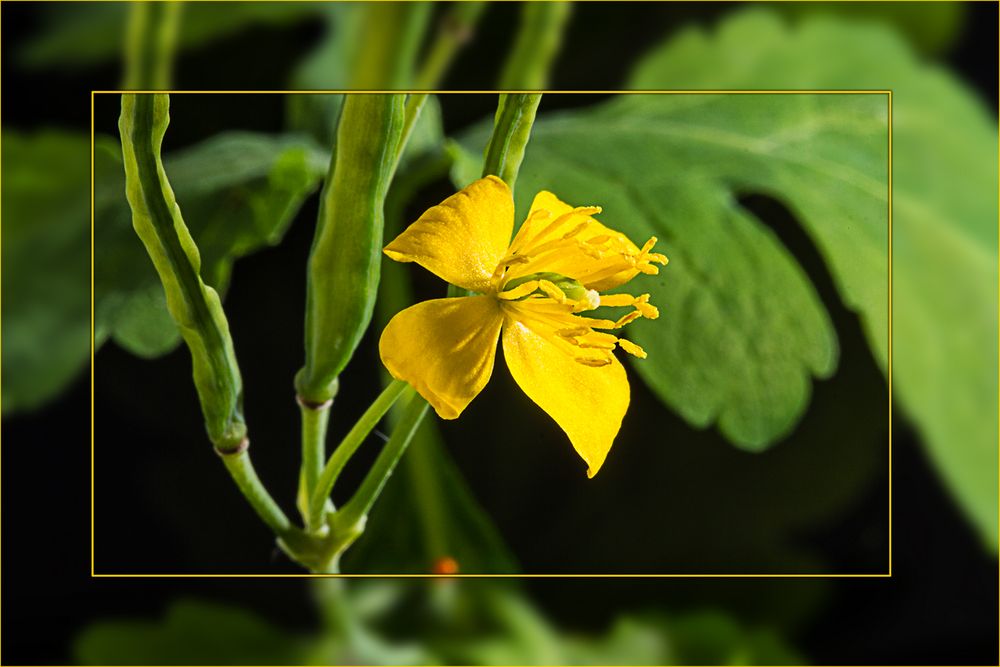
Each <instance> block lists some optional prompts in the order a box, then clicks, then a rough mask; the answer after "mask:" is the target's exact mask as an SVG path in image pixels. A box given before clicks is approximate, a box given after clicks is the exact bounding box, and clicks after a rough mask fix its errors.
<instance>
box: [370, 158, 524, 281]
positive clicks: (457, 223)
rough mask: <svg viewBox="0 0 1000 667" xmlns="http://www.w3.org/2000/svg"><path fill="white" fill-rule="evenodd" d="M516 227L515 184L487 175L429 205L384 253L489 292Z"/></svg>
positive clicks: (450, 279) (445, 278) (448, 279)
mask: <svg viewBox="0 0 1000 667" xmlns="http://www.w3.org/2000/svg"><path fill="white" fill-rule="evenodd" d="M513 228H514V200H513V198H512V197H511V193H510V188H508V187H507V184H506V183H504V182H503V181H502V180H500V179H499V178H497V177H496V176H487V177H486V178H481V179H479V180H478V181H475V182H474V183H472V184H471V185H469V186H468V187H466V188H465V189H463V190H461V191H459V192H457V193H455V194H453V195H452V196H450V197H448V198H447V199H445V200H444V201H443V202H441V203H440V204H438V205H437V206H434V207H432V208H429V209H427V211H426V212H425V213H424V214H423V215H422V216H420V218H419V219H417V221H416V222H414V223H413V224H412V225H410V226H409V227H407V228H406V230H404V231H403V233H402V234H400V235H399V236H397V237H396V238H395V240H393V241H392V243H390V244H389V245H387V246H386V247H385V254H386V255H388V256H389V257H391V258H392V259H394V260H396V261H397V262H416V263H417V264H420V266H422V267H424V268H425V269H427V270H428V271H431V272H433V273H435V274H437V275H438V276H440V277H441V278H443V279H444V280H446V281H448V282H449V283H451V284H453V285H458V286H459V287H464V288H465V289H469V290H472V291H474V292H485V291H487V289H488V288H489V285H490V278H491V277H492V276H493V270H494V269H495V268H496V266H497V264H498V263H499V262H500V260H501V259H503V257H504V255H505V254H506V252H507V246H508V244H509V243H510V235H511V232H512V231H513Z"/></svg>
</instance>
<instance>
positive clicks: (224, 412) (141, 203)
mask: <svg viewBox="0 0 1000 667" xmlns="http://www.w3.org/2000/svg"><path fill="white" fill-rule="evenodd" d="M169 108H170V97H169V96H168V95H163V94H156V95H151V94H136V95H132V94H126V95H122V111H121V117H120V119H119V121H118V128H119V131H120V132H121V139H122V154H123V157H124V163H125V189H126V195H127V197H128V202H129V205H130V206H131V208H132V225H133V227H135V231H136V233H137V234H138V235H139V238H140V239H142V243H143V245H145V246H146V251H147V252H148V253H149V256H150V258H151V259H152V260H153V264H154V266H155V267H156V272H157V273H158V274H159V276H160V281H161V282H162V283H163V288H164V290H165V291H166V296H167V308H168V310H169V311H170V315H171V316H172V317H173V319H174V321H175V322H177V325H178V327H179V328H180V331H181V335H182V336H183V337H184V341H185V342H186V343H187V345H188V348H189V349H190V350H191V361H192V366H193V370H194V383H195V387H196V388H197V390H198V398H199V400H200V401H201V409H202V413H203V414H204V416H205V427H206V429H207V430H208V436H209V438H210V439H211V440H212V443H213V444H214V445H215V446H216V448H217V449H218V450H219V451H220V452H228V451H234V450H237V449H239V448H240V447H241V446H242V445H241V443H243V440H244V438H245V437H246V425H245V424H244V422H243V405H242V404H243V383H242V380H241V378H240V371H239V367H238V366H237V364H236V355H235V353H234V352H233V342H232V339H231V338H230V335H229V323H228V322H227V321H226V316H225V313H223V311H222V303H221V302H220V301H219V295H218V294H217V293H216V292H215V290H214V289H212V288H211V287H209V286H207V285H205V283H204V282H202V280H201V276H200V275H199V271H200V267H201V257H200V256H199V254H198V248H197V246H196V245H195V243H194V239H192V238H191V233H190V232H189V231H188V228H187V226H186V225H185V224H184V219H183V218H182V217H181V211H180V207H178V205H177V200H176V198H175V197H174V192H173V190H172V189H171V187H170V183H169V181H168V180H167V175H166V172H165V171H164V170H163V162H162V161H161V159H160V146H161V145H162V143H163V135H164V134H165V133H166V130H167V124H168V122H169Z"/></svg>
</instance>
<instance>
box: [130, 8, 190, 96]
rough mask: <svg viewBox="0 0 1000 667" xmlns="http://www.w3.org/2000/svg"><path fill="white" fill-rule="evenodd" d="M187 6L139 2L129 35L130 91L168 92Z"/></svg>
mask: <svg viewBox="0 0 1000 667" xmlns="http://www.w3.org/2000/svg"><path fill="white" fill-rule="evenodd" d="M182 6H183V3H180V2H135V3H132V4H131V5H130V7H129V19H128V27H127V29H126V31H125V72H124V74H123V79H124V84H125V86H124V87H125V89H126V90H167V89H169V88H170V78H171V76H170V75H171V69H172V66H173V59H174V51H175V49H176V45H177V35H178V30H177V28H178V25H179V23H180V13H181V8H182Z"/></svg>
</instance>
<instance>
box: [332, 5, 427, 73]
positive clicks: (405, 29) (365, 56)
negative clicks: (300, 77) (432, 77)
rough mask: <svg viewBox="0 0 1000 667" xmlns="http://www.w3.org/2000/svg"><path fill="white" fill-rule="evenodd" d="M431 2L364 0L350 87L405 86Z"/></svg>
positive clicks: (422, 35) (421, 37) (421, 38)
mask: <svg viewBox="0 0 1000 667" xmlns="http://www.w3.org/2000/svg"><path fill="white" fill-rule="evenodd" d="M432 4H433V3H430V2H369V3H364V5H363V8H364V10H363V11H364V16H363V19H362V23H361V26H360V28H359V31H360V35H359V38H358V42H357V43H358V44H360V45H361V48H360V49H359V51H358V52H357V53H356V54H354V59H353V62H352V63H351V64H352V67H351V72H352V75H351V79H350V80H349V81H348V84H349V85H348V89H349V90H375V89H381V90H406V87H407V86H408V85H409V84H410V81H412V79H413V63H414V61H415V60H416V54H417V51H418V50H419V49H420V43H421V41H422V40H423V37H424V32H425V30H426V28H427V20H428V18H430V13H431V9H432Z"/></svg>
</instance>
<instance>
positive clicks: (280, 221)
mask: <svg viewBox="0 0 1000 667" xmlns="http://www.w3.org/2000/svg"><path fill="white" fill-rule="evenodd" d="M325 159H326V156H325V154H324V153H323V152H322V151H321V150H320V149H319V148H318V147H317V146H316V145H315V144H313V143H312V142H311V141H309V140H308V139H305V138H303V137H296V136H269V135H261V134H252V133H246V132H231V133H226V134H221V135H218V136H216V137H213V138H211V139H209V140H207V141H205V142H203V143H201V144H198V145H196V146H193V147H191V148H187V149H184V150H182V151H179V152H177V153H175V154H173V155H169V156H167V158H166V159H165V162H164V166H165V169H166V172H167V175H168V176H169V177H170V179H171V184H172V185H173V187H174V190H175V192H176V193H177V198H178V201H179V202H180V205H181V208H182V211H183V212H184V217H185V220H186V221H187V224H188V226H189V228H190V230H191V234H192V236H193V237H194V240H195V243H197V245H198V249H199V251H200V253H201V261H202V269H201V270H202V275H203V277H204V279H205V282H206V283H208V284H209V285H212V286H213V287H215V288H216V289H217V290H219V291H220V292H224V291H225V289H226V287H227V286H228V284H229V277H230V274H231V271H232V264H233V262H234V261H235V260H236V259H238V258H239V257H243V256H245V255H247V254H250V253H252V252H254V251H256V250H259V249H260V248H263V247H267V246H271V245H277V244H278V243H279V242H280V241H281V238H282V237H283V235H284V233H285V231H286V230H287V229H288V225H289V224H291V221H292V220H293V219H294V217H295V215H296V213H297V212H298V209H299V207H300V206H301V205H302V202H303V201H304V200H305V198H306V197H307V196H308V195H309V194H311V193H312V192H313V191H314V190H315V189H316V187H317V185H318V183H319V180H320V178H321V177H322V174H323V173H324V171H325V169H326V167H325V162H324V161H325ZM95 174H96V176H95V179H96V185H95V188H96V192H95V207H96V212H95V219H96V225H95V236H96V238H95V293H96V297H95V299H96V303H95V309H96V317H97V321H98V322H100V323H101V324H102V325H103V326H104V327H106V330H107V331H108V332H109V333H110V334H111V335H112V336H113V337H114V340H115V342H117V343H118V344H120V345H122V346H123V347H125V348H126V349H128V350H129V351H131V352H133V353H135V354H138V355H141V356H146V357H152V356H158V355H160V354H163V353H165V352H168V351H169V350H171V349H173V347H174V346H176V344H177V343H178V342H179V341H180V337H179V334H178V332H177V328H176V326H175V325H173V323H172V321H171V320H170V317H169V314H168V313H167V312H166V302H165V299H164V295H163V289H162V287H160V283H159V279H158V278H157V277H156V273H155V272H154V271H153V267H152V264H151V263H150V261H149V258H148V257H147V256H146V254H145V251H144V250H143V248H142V245H141V243H140V242H139V239H138V238H136V236H135V232H134V231H133V230H132V223H131V220H130V218H129V213H128V208H127V202H125V199H124V194H123V193H124V174H123V169H122V166H121V158H120V151H119V150H118V149H117V143H116V142H114V141H113V140H110V139H109V140H101V142H100V143H99V147H98V149H97V150H96V151H95Z"/></svg>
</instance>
